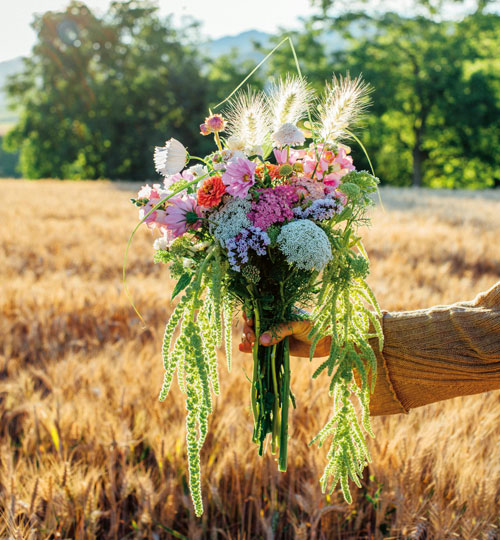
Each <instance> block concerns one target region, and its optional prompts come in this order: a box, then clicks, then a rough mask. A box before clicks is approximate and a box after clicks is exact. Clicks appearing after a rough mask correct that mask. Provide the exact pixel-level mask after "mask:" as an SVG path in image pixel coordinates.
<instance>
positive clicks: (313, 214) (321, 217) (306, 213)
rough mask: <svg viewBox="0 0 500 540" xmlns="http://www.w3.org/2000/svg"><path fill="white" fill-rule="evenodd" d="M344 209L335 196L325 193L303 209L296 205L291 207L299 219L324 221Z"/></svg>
mask: <svg viewBox="0 0 500 540" xmlns="http://www.w3.org/2000/svg"><path fill="white" fill-rule="evenodd" d="M342 210H344V205H343V204H342V203H341V202H340V200H339V199H337V198H335V196H329V195H327V196H326V197H325V198H324V199H318V200H316V201H314V202H313V203H312V204H311V206H308V207H307V208H306V209H305V210H303V209H302V208H300V206H299V207H297V208H294V209H293V213H294V214H295V217H298V218H299V219H312V220H314V221H326V220H327V219H330V218H332V217H333V216H334V215H335V214H340V213H341V212H342Z"/></svg>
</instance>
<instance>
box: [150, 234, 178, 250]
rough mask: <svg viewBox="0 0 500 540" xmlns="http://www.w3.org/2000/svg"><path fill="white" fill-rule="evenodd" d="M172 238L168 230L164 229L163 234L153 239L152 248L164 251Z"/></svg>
mask: <svg viewBox="0 0 500 540" xmlns="http://www.w3.org/2000/svg"><path fill="white" fill-rule="evenodd" d="M174 240H175V239H174V237H173V236H172V233H171V232H170V231H164V232H163V236H160V237H159V238H157V239H156V240H155V241H154V244H153V248H154V249H157V250H158V249H159V250H161V251H165V250H166V249H168V248H169V247H170V246H171V244H172V242H173V241H174Z"/></svg>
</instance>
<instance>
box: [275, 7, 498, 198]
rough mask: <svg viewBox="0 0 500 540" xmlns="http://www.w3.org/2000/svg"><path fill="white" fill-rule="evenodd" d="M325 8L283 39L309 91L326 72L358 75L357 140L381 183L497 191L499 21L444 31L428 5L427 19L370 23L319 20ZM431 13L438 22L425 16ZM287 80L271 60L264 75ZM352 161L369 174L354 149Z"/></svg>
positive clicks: (454, 25) (285, 62)
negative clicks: (288, 40)
mask: <svg viewBox="0 0 500 540" xmlns="http://www.w3.org/2000/svg"><path fill="white" fill-rule="evenodd" d="M324 4H325V7H326V11H325V13H323V15H322V16H319V17H315V18H313V19H311V20H307V21H305V22H304V27H303V29H302V30H301V31H300V32H299V31H296V32H292V33H287V35H291V36H292V38H293V40H294V44H295V48H296V50H297V54H298V57H299V58H300V60H301V66H302V69H303V71H304V73H305V74H307V78H308V80H309V81H310V82H311V83H312V85H313V86H315V87H316V88H320V87H321V86H322V85H323V83H324V80H325V79H326V80H328V79H330V78H331V74H332V73H333V72H335V73H347V72H350V74H351V76H356V75H358V74H362V76H363V79H364V80H365V81H366V82H368V83H370V85H371V87H372V88H373V93H372V95H371V98H372V103H373V105H372V107H371V108H370V109H369V110H368V112H367V114H366V116H365V120H364V125H363V127H364V130H363V131H362V132H361V139H362V141H363V143H364V144H365V146H366V148H367V150H368V153H369V155H370V156H371V159H372V160H373V164H374V167H375V171H376V172H377V174H378V175H379V176H380V178H382V179H383V182H384V183H387V184H392V185H396V186H409V185H416V186H418V185H424V186H430V187H447V188H472V189H474V188H486V187H492V186H498V185H500V153H499V152H496V151H492V150H491V149H492V148H493V149H494V148H499V147H500V131H499V130H498V125H499V123H500V59H499V56H498V50H499V49H500V16H499V15H497V14H495V13H485V12H484V6H482V7H480V6H479V5H478V10H477V11H476V12H475V13H473V14H471V15H469V16H467V17H465V18H464V19H461V20H453V21H448V20H446V19H445V18H444V16H443V13H442V12H441V11H440V8H438V6H437V5H434V6H433V7H432V9H431V4H434V3H433V2H426V4H427V7H426V9H427V12H428V13H429V16H428V17H417V16H414V17H403V16H400V15H397V14H394V13H385V14H382V15H378V16H376V17H374V16H368V15H366V13H365V12H350V13H349V12H347V13H346V11H345V9H342V13H343V15H340V16H339V13H338V11H334V10H332V12H331V15H330V14H328V13H327V12H328V8H329V5H330V4H332V2H324ZM422 4H424V3H423V2H422ZM478 4H479V3H478ZM358 7H359V5H358ZM436 10H437V11H436ZM436 12H439V13H440V14H441V17H440V21H439V22H437V20H436V18H435V17H431V16H430V14H431V13H436ZM332 33H333V36H332ZM282 37H283V35H280V36H276V37H275V38H274V42H276V43H278V42H279V41H280V40H281V39H282ZM331 37H334V38H335V39H336V40H339V39H342V40H343V45H342V47H341V48H340V49H338V50H331V49H330V50H329V49H328V47H327V46H326V44H327V43H328V42H329V41H330V38H331ZM293 70H294V67H293V60H292V58H291V55H289V53H288V51H287V50H286V49H279V50H278V51H277V52H276V53H275V55H273V57H272V58H271V59H270V62H269V70H268V73H269V74H271V75H284V74H285V73H287V72H290V71H293ZM353 157H354V162H355V163H357V164H359V165H360V166H361V167H364V168H366V169H369V163H368V161H367V158H366V156H365V155H364V152H362V151H361V149H360V148H359V145H358V144H357V143H356V142H354V143H353Z"/></svg>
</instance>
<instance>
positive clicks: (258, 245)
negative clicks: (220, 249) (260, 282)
mask: <svg viewBox="0 0 500 540" xmlns="http://www.w3.org/2000/svg"><path fill="white" fill-rule="evenodd" d="M270 243H271V239H270V238H269V236H268V234H267V233H266V232H265V231H263V230H261V229H259V227H253V226H252V225H251V226H250V227H246V228H244V229H242V230H241V231H240V232H239V234H237V235H236V236H235V237H234V238H230V239H228V240H226V248H227V256H228V259H229V264H230V265H231V268H232V269H233V270H236V272H240V271H241V265H242V264H245V263H247V262H248V251H249V250H250V249H253V250H254V251H255V253H257V255H265V254H266V246H268V245H269V244H270Z"/></svg>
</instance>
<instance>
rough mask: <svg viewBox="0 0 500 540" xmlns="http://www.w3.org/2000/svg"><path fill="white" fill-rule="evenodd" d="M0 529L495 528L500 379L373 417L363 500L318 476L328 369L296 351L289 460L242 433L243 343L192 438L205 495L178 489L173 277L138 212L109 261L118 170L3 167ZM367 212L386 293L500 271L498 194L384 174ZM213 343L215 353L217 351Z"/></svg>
mask: <svg viewBox="0 0 500 540" xmlns="http://www.w3.org/2000/svg"><path fill="white" fill-rule="evenodd" d="M0 186H1V188H2V194H3V195H2V200H3V211H2V213H3V217H2V227H1V228H0V260H1V261H2V263H1V267H0V313H1V315H2V316H1V318H0V332H1V336H2V340H1V343H0V375H1V378H0V415H1V417H0V429H1V432H0V505H1V510H2V515H3V520H2V522H1V524H0V537H2V538H4V537H9V536H10V537H12V538H185V537H186V538H189V539H197V538H225V539H250V538H265V539H271V538H296V539H306V538H316V539H332V538H412V539H415V540H416V539H424V538H426V539H430V538H439V539H441V538H443V539H448V538H478V539H479V538H482V539H488V540H492V539H494V538H497V535H498V527H499V525H500V522H499V513H500V512H499V508H500V487H499V486H500V458H499V445H500V424H499V422H498V418H499V413H500V394H499V393H498V392H496V393H495V392H492V393H490V394H485V395H479V396H473V397H468V398H462V399H455V400H453V401H448V402H442V403H439V404H435V405H432V406H428V407H425V408H422V409H419V410H415V411H412V412H411V413H410V414H409V415H408V416H393V417H386V418H378V419H374V421H373V424H374V430H375V432H376V433H377V439H376V440H375V441H373V442H372V444H371V447H372V453H373V458H374V459H373V463H372V464H371V465H370V467H369V471H368V474H367V476H366V479H365V483H364V485H363V488H362V489H359V490H355V492H354V497H355V502H354V504H353V505H352V506H347V505H346V504H345V503H344V502H343V501H342V498H341V497H340V496H339V494H337V493H336V494H334V496H333V497H331V498H329V497H326V498H325V496H323V495H322V494H321V492H320V489H319V484H318V478H319V476H320V474H321V470H322V466H323V457H324V456H323V455H322V453H321V452H318V450H317V448H311V449H310V448H308V447H307V442H308V441H309V440H310V438H311V437H312V436H313V435H314V434H315V433H316V431H317V429H318V427H319V426H320V424H321V423H322V422H324V421H325V419H326V417H327V416H328V414H329V407H328V397H327V395H326V390H325V386H322V381H321V380H318V381H315V383H314V384H311V383H310V382H309V381H310V378H309V374H310V373H311V370H312V366H310V365H309V363H308V362H306V361H299V360H294V364H293V366H292V369H293V373H294V374H295V377H294V380H293V386H294V391H295V394H296V396H297V397H298V409H297V410H296V411H294V412H293V413H292V420H291V431H292V435H293V439H292V441H291V444H290V450H289V456H290V457H289V460H290V467H289V471H288V472H287V473H286V474H281V473H278V472H277V467H276V463H275V462H274V459H273V458H272V456H267V457H265V458H264V459H261V458H259V457H258V456H257V452H256V448H254V447H253V446H252V445H251V443H250V435H251V427H252V426H251V417H250V414H249V408H248V404H249V398H248V394H249V384H248V382H247V381H246V379H245V370H246V371H248V370H249V369H250V360H249V359H248V358H246V357H243V356H241V355H239V356H237V357H236V358H235V361H234V363H233V366H234V367H233V371H232V373H231V374H229V375H228V374H227V373H226V371H225V367H224V366H223V364H222V362H221V371H222V373H223V377H222V389H221V395H220V397H219V398H218V400H217V403H216V410H215V413H214V415H213V417H212V419H211V425H210V428H211V432H210V435H209V437H208V439H207V443H206V446H205V449H204V452H203V463H202V466H203V469H204V479H205V481H204V493H205V495H206V496H205V509H206V510H205V514H204V516H203V519H201V520H197V519H196V518H195V517H194V515H193V511H192V507H191V504H190V500H189V495H188V493H187V490H186V477H185V469H186V467H185V461H186V457H185V447H184V427H183V422H184V410H183V402H182V399H181V396H180V395H179V393H176V392H174V393H173V394H172V395H171V396H169V398H168V400H167V402H166V403H164V404H160V403H158V402H157V399H156V398H157V394H158V391H159V388H160V383H161V380H162V366H161V362H160V358H159V354H158V351H159V346H160V339H161V333H162V330H163V325H164V322H165V320H166V318H167V316H168V313H169V310H170V308H169V291H170V288H171V282H170V281H169V279H168V278H167V272H166V269H165V268H161V267H158V266H154V265H153V264H152V263H151V262H150V260H151V253H152V249H151V239H150V236H149V234H148V233H147V231H145V230H144V231H141V232H140V234H139V235H138V237H137V239H136V241H135V242H134V245H133V250H132V254H131V257H130V266H129V272H130V287H131V290H132V291H133V292H134V296H135V299H136V301H137V304H138V306H139V307H140V309H141V310H142V312H143V314H144V316H145V319H146V320H147V322H148V328H147V329H145V330H144V329H142V328H141V326H140V324H139V323H138V320H137V318H136V317H135V316H134V313H133V311H132V310H131V308H130V307H129V305H128V303H127V300H126V299H125V297H124V295H123V294H122V290H121V283H120V271H121V262H122V257H123V252H124V247H125V243H126V240H127V237H128V234H129V232H130V230H131V228H132V225H133V223H134V222H135V219H136V212H135V210H134V209H133V208H132V207H131V206H130V205H129V203H128V201H127V199H128V197H129V192H128V191H127V189H130V187H128V186H116V185H111V184H107V183H83V182H81V183H64V184H63V183H61V182H36V183H35V182H33V183H30V182H26V181H2V182H1V183H0ZM383 197H384V199H385V204H386V212H385V213H383V212H381V211H379V210H377V211H376V212H375V213H374V220H373V221H374V224H373V227H372V228H371V229H369V230H367V231H365V233H364V236H365V244H366V246H367V248H368V251H369V253H370V255H371V258H372V267H373V271H372V274H371V278H370V283H371V285H372V286H373V288H374V290H375V292H376V294H377V295H378V298H379V300H380V303H381V305H382V307H383V308H385V309H388V310H391V309H392V310H396V309H411V308H417V307H425V306H428V305H431V304H437V303H445V302H453V301H457V300H460V299H470V298H472V297H474V296H475V294H476V293H477V292H479V291H481V290H484V289H486V288H488V287H489V286H491V285H492V284H493V283H494V282H495V281H497V280H498V279H499V276H500V258H499V253H498V231H499V230H500V200H499V197H498V196H496V198H494V197H492V196H491V194H488V195H482V196H477V197H474V198H473V199H470V198H469V196H468V194H467V195H465V196H463V195H460V196H459V195H458V194H449V193H446V194H442V193H438V194H430V193H428V192H423V191H422V192H413V191H400V192H397V191H390V190H385V191H384V192H383ZM221 360H222V358H221Z"/></svg>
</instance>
